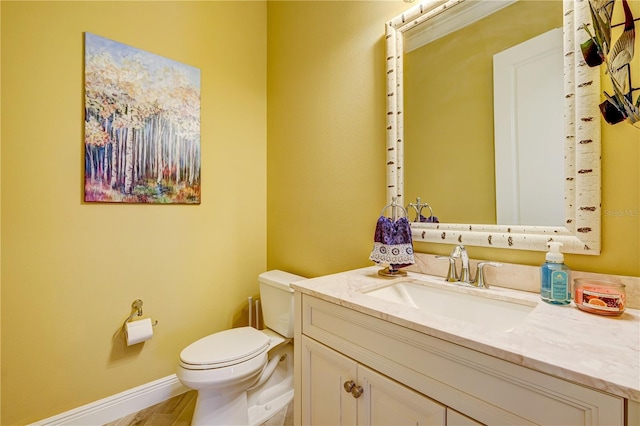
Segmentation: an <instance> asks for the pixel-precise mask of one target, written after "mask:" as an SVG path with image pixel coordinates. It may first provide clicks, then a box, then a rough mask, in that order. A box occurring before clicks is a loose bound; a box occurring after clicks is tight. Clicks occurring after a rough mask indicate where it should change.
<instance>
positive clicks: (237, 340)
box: [180, 327, 271, 369]
mask: <svg viewBox="0 0 640 426" xmlns="http://www.w3.org/2000/svg"><path fill="white" fill-rule="evenodd" d="M270 340H271V339H269V337H268V336H267V335H266V334H264V333H262V332H261V331H259V330H256V329H255V328H253V327H241V328H232V329H230V330H225V331H221V332H219V333H214V334H211V335H209V336H207V337H203V338H202V339H200V340H198V341H196V342H193V343H192V344H190V345H189V346H187V347H186V348H184V349H183V350H182V352H181V353H180V361H182V363H184V364H186V365H188V366H189V368H192V369H210V368H222V367H227V366H230V365H235V364H238V363H241V362H244V361H246V360H249V359H251V358H254V357H256V356H258V355H259V354H261V353H263V352H264V351H266V350H267V349H268V348H269V342H270Z"/></svg>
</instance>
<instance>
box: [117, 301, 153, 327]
mask: <svg viewBox="0 0 640 426" xmlns="http://www.w3.org/2000/svg"><path fill="white" fill-rule="evenodd" d="M136 315H137V316H139V317H140V316H142V300H141V299H136V300H134V301H133V303H132V304H131V314H129V317H128V318H127V319H126V320H124V322H123V323H122V331H123V332H124V331H125V329H126V327H127V323H128V322H131V321H133V317H135V316H136ZM157 324H158V320H155V321H151V325H152V326H154V327H155V326H156V325H157Z"/></svg>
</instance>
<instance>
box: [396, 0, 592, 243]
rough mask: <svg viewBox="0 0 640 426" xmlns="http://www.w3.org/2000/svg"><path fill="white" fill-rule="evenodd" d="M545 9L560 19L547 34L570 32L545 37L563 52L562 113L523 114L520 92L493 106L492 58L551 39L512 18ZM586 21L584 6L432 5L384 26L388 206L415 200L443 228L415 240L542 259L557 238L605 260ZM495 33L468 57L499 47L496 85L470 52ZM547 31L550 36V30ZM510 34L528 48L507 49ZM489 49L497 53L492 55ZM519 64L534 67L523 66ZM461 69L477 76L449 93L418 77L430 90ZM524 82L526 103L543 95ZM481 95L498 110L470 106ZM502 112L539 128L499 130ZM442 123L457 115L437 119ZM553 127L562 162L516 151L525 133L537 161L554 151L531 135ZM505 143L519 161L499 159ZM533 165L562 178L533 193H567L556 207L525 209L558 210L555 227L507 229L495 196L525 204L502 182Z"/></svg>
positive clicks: (418, 227) (471, 1)
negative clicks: (514, 26) (473, 43)
mask: <svg viewBox="0 0 640 426" xmlns="http://www.w3.org/2000/svg"><path fill="white" fill-rule="evenodd" d="M537 6H545V7H556V10H555V11H554V12H553V13H554V14H556V13H557V14H559V15H561V16H554V18H553V20H552V21H550V22H544V23H542V24H540V25H542V26H543V27H545V26H546V27H549V28H553V27H554V26H561V28H562V29H561V33H560V30H559V29H556V30H555V33H554V30H550V31H549V32H548V33H549V34H551V33H554V34H555V35H553V37H556V38H559V41H558V43H560V44H561V45H562V48H561V49H562V52H560V55H561V57H562V58H561V59H557V60H558V61H561V63H560V62H559V65H558V70H560V68H562V70H560V71H559V72H561V73H562V74H563V76H562V78H559V79H558V81H559V83H558V84H557V86H553V87H555V89H553V90H555V91H556V92H558V91H559V92H560V93H556V94H555V95H553V97H554V99H557V100H558V101H557V103H558V104H559V107H557V108H558V109H557V110H553V108H551V107H547V108H546V110H548V111H555V112H552V113H551V114H550V115H549V114H547V116H546V117H545V115H544V114H545V112H544V111H540V112H530V111H529V112H528V113H523V106H522V103H520V104H518V101H517V100H513V98H514V97H515V95H513V94H509V95H507V96H506V97H504V96H503V97H502V98H494V96H498V95H496V94H495V93H493V89H494V82H493V80H492V77H493V78H495V76H493V70H494V68H495V67H497V65H496V66H494V65H493V62H492V58H493V56H494V54H496V53H497V52H502V51H503V50H511V45H510V44H512V43H515V44H518V45H520V46H526V49H525V50H526V51H529V52H530V51H531V48H530V44H527V43H530V42H531V40H532V39H534V38H535V39H539V38H543V37H542V36H541V37H537V32H538V29H531V30H529V29H524V28H521V27H518V31H513V30H510V29H509V28H508V26H506V24H505V23H504V22H505V21H506V22H511V21H514V20H516V19H517V18H515V17H513V16H512V17H509V16H510V15H508V14H509V13H516V12H513V10H518V9H521V10H526V9H522V8H525V7H537ZM525 14H526V15H527V18H526V19H524V20H525V21H537V19H532V17H533V16H539V17H544V16H547V15H550V12H549V11H548V10H546V11H541V12H540V13H536V12H531V10H529V11H528V12H525ZM505 16H506V18H505ZM538 21H539V20H538ZM487 22H488V23H487ZM589 22H591V17H590V15H589V6H588V4H587V2H582V1H573V0H567V1H564V2H559V1H554V2H547V1H539V0H515V1H514V0H505V1H496V0H448V1H437V0H436V1H434V0H427V1H423V2H422V3H420V4H417V5H415V6H413V7H412V8H410V9H409V10H407V11H406V12H404V13H403V14H401V15H399V16H397V17H395V18H394V19H392V20H391V21H389V22H387V24H386V51H387V55H386V62H387V64H386V66H387V147H386V148H387V198H388V201H389V202H391V200H393V199H394V198H395V199H396V200H397V202H398V203H399V204H402V205H405V206H406V205H407V204H409V203H413V202H415V201H416V200H415V197H420V198H421V200H422V201H423V202H427V203H429V204H430V206H431V207H432V208H433V211H434V214H435V215H436V216H438V217H439V220H440V223H428V222H413V223H412V234H413V239H414V241H417V242H420V241H424V242H434V243H447V244H465V245H470V246H483V247H495V248H512V249H521V250H535V251H545V250H546V249H547V248H546V243H547V242H548V241H550V240H554V241H560V242H562V243H563V251H564V252H565V253H580V254H592V255H597V254H599V253H600V212H601V210H600V112H599V109H598V104H599V102H600V98H599V88H600V75H599V72H598V70H596V69H593V68H589V67H588V66H586V65H585V64H584V62H583V61H582V55H581V54H580V43H581V42H583V41H585V40H586V39H587V38H588V36H587V34H586V32H585V31H584V30H583V29H582V28H581V26H582V25H583V24H584V23H589ZM478 25H483V27H478ZM546 27H545V28H546ZM495 28H497V29H498V32H496V33H491V34H490V35H489V36H488V37H489V39H490V41H489V42H487V41H480V42H479V44H478V46H479V47H477V48H473V47H472V48H471V49H472V52H477V51H480V50H491V49H496V50H493V51H490V52H489V53H488V56H487V58H485V59H481V60H479V62H482V61H484V64H483V65H480V67H481V68H482V67H484V68H488V69H489V75H488V76H482V75H481V72H478V71H477V70H476V69H475V68H473V66H472V65H471V63H472V62H473V61H474V60H475V59H476V58H475V53H474V54H473V55H472V54H469V53H466V52H464V51H463V48H466V47H468V46H467V45H469V44H470V41H469V40H470V39H473V38H476V36H479V35H480V34H481V33H486V32H488V29H495ZM545 28H543V31H544V32H545V34H546V29H548V28H546V29H545ZM465 31H466V33H465ZM508 33H518V36H519V37H520V38H521V40H515V41H513V42H512V41H506V40H503V39H504V38H505V34H508ZM491 43H493V44H496V47H495V48H493V47H491V48H490V47H488V46H489V45H490V44H491ZM436 45H439V46H438V48H437V49H440V50H437V49H436V50H430V51H429V53H426V54H424V53H422V54H420V55H421V57H422V59H420V60H414V59H413V57H412V56H411V55H414V52H416V51H417V50H416V49H425V48H429V49H433V46H436ZM418 46H422V47H418ZM473 49H475V50H473ZM447 55H450V56H447ZM472 56H473V57H472ZM496 56H499V55H496ZM448 58H462V61H461V63H462V65H460V66H458V67H457V68H456V65H455V64H454V61H453V60H451V59H448ZM558 58H559V56H558ZM518 61H519V62H520V63H523V62H526V61H523V60H516V61H515V62H516V63H518ZM458 68H460V69H465V70H466V69H469V68H471V69H474V71H473V72H472V73H471V74H470V75H460V76H457V74H456V77H455V78H453V79H452V80H451V81H450V82H449V83H447V82H442V83H440V82H438V83H436V85H435V86H431V87H429V86H428V83H427V82H425V81H419V82H416V81H415V80H414V79H415V78H416V76H418V78H420V77H422V78H423V79H427V80H429V81H431V80H434V79H435V78H436V77H437V74H455V73H457V72H458V71H457V69H458ZM535 74H537V72H535ZM434 75H435V76H436V77H434ZM501 75H502V77H499V80H500V79H509V80H513V81H518V79H520V81H522V79H523V77H522V76H526V75H527V73H526V72H525V71H522V70H521V69H520V68H518V65H517V64H516V65H514V66H511V68H509V67H507V72H506V74H504V73H503V74H501ZM505 76H506V77H505ZM408 78H411V79H412V80H410V81H409V80H407V79H408ZM546 80H547V79H544V81H546ZM519 84H520V86H522V87H524V88H525V89H527V90H529V94H526V96H527V97H529V96H531V93H533V94H535V93H536V92H539V91H540V90H539V87H540V86H539V84H540V81H538V82H537V83H536V82H533V83H529V82H528V81H525V82H524V83H519ZM515 85H516V86H517V85H518V84H515ZM441 89H442V90H441ZM487 92H488V93H487ZM456 93H457V94H459V93H462V100H461V101H460V100H458V101H454V102H453V103H450V102H451V99H449V98H450V97H451V98H453V94H456ZM483 93H484V94H483ZM525 93H526V92H525ZM450 95H451V96H450ZM482 96H484V97H485V98H486V97H487V96H488V97H489V99H488V100H484V101H483V102H488V103H489V105H490V106H489V107H488V108H487V107H478V106H475V108H476V109H475V110H474V109H473V108H474V107H473V106H470V105H472V104H473V103H474V102H475V98H477V97H482ZM521 96H522V95H521ZM458 99H460V98H458ZM496 99H499V100H496ZM416 100H419V101H420V102H416ZM528 104H529V103H526V105H528ZM494 106H495V107H496V111H498V110H505V109H506V110H507V112H506V113H505V114H506V115H507V116H509V115H511V116H517V115H518V114H521V115H528V116H529V118H532V117H533V118H534V119H533V120H532V121H531V122H532V123H533V124H530V125H529V126H530V127H526V126H525V125H523V124H517V125H515V126H513V125H512V128H511V129H508V128H507V130H506V131H503V130H499V129H498V128H496V129H495V130H494V120H493V115H494V108H493V107H494ZM513 106H515V108H513ZM429 108H431V109H429ZM509 108H511V109H509ZM487 110H489V111H487ZM548 111H547V112H548ZM442 113H446V114H449V115H448V116H447V117H444V116H443V117H440V116H437V118H434V117H436V114H442ZM496 114H500V112H497V113H496ZM558 115H560V117H558ZM478 116H485V118H484V121H475V120H476V119H477V117H478ZM553 117H556V122H557V123H556V124H557V125H558V126H559V128H558V131H557V133H558V134H557V136H558V138H557V139H558V140H557V143H556V144H555V145H556V147H557V146H558V145H559V146H560V148H559V149H556V152H555V154H544V155H543V156H542V157H541V158H540V159H538V160H531V158H532V157H531V155H529V154H527V153H526V150H525V148H524V147H521V146H519V144H522V143H524V142H521V141H519V139H522V136H521V135H520V136H519V135H518V131H520V132H521V133H522V134H525V136H527V137H528V138H529V139H531V140H532V142H533V143H534V144H535V148H534V150H537V151H540V146H542V145H543V142H548V140H549V137H548V136H547V135H538V134H533V130H531V131H523V130H522V129H528V128H530V129H535V128H536V127H539V128H541V129H547V128H550V127H551V119H552V118H553ZM430 119H431V120H435V121H432V123H434V124H425V123H429V120H430ZM405 120H406V121H405ZM440 122H449V123H453V126H452V127H451V128H449V129H448V130H447V129H446V127H444V128H443V129H444V130H443V129H438V127H439V126H438V123H440ZM416 123H418V124H416ZM518 129H520V130H518ZM438 131H439V133H438ZM501 133H502V135H501ZM505 133H506V136H505ZM494 136H495V137H494ZM500 137H501V138H502V142H500V143H501V144H502V145H503V146H504V145H505V142H504V139H505V138H506V139H507V140H508V141H509V142H508V143H507V147H508V148H507V151H511V152H514V153H515V154H514V156H513V157H512V158H511V159H508V158H507V159H505V157H501V156H499V155H498V156H496V155H495V152H497V151H496V150H495V149H494V145H495V144H498V141H497V139H500ZM552 145H553V144H552ZM446 151H449V152H450V153H451V152H452V153H454V154H455V155H454V156H452V157H449V156H447V155H445V152H446ZM498 151H499V150H498ZM518 152H519V154H518ZM518 155H520V157H518ZM482 159H484V160H482ZM485 160H486V161H485ZM481 161H482V162H481ZM518 162H520V163H518ZM553 164H555V165H556V166H553ZM527 167H528V168H530V169H532V170H538V171H540V170H542V171H547V172H550V170H551V167H557V168H558V169H559V178H558V180H559V181H558V183H557V184H556V185H553V184H545V185H543V184H537V182H539V178H534V184H533V187H534V189H537V190H539V191H542V192H544V191H545V190H546V189H547V188H550V187H551V186H554V187H556V188H560V190H559V194H557V195H556V198H555V201H549V200H551V199H552V197H551V196H549V197H548V198H545V199H543V201H542V202H538V203H536V205H534V206H533V207H532V208H527V209H526V213H532V212H535V211H538V210H539V211H541V212H542V211H545V212H546V211H548V210H550V208H548V207H554V208H556V210H559V211H560V216H559V217H558V216H556V217H557V220H556V221H554V220H551V219H549V220H547V219H540V221H538V219H537V218H535V217H532V216H531V215H529V216H527V215H524V216H523V217H525V219H524V221H517V220H515V219H512V218H508V217H507V219H503V220H501V221H499V220H498V219H497V216H498V214H497V210H498V208H497V207H496V204H497V198H500V197H501V196H498V197H497V196H496V193H497V192H496V187H500V186H501V185H502V186H507V187H511V188H516V189H515V191H512V192H514V193H515V194H516V197H515V198H518V194H520V193H521V191H520V187H521V186H522V185H524V184H522V183H521V182H519V180H520V179H519V178H506V179H505V178H503V177H501V175H503V174H504V171H505V170H509V169H512V168H515V169H518V168H521V169H523V170H524V169H526V168H527ZM425 169H428V170H426V172H427V173H426V174H424V175H420V174H418V173H417V170H420V173H422V172H423V170H425ZM494 170H495V171H497V172H495V173H494ZM429 172H430V173H431V175H430V174H429ZM416 176H417V177H416ZM407 177H408V178H407ZM405 179H407V180H406V181H405ZM519 185H520V186H519ZM407 189H408V190H409V191H410V192H411V193H409V192H407ZM465 191H466V192H465ZM549 192H551V191H549ZM430 198H434V200H435V201H436V202H434V201H433V200H431V199H430ZM516 201H517V200H516ZM512 202H513V201H512ZM483 203H484V204H483ZM545 204H546V205H545ZM558 204H559V205H558ZM523 205H524V204H523ZM439 212H444V213H445V214H444V215H442V214H441V213H439ZM503 217H505V216H504V215H503ZM545 220H547V222H545Z"/></svg>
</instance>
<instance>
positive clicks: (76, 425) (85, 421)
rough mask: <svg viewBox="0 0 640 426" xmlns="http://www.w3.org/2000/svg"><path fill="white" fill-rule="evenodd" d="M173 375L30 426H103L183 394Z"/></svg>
mask: <svg viewBox="0 0 640 426" xmlns="http://www.w3.org/2000/svg"><path fill="white" fill-rule="evenodd" d="M188 390H189V389H187V388H186V387H184V386H183V385H182V383H180V381H179V380H178V378H177V377H176V375H175V374H172V375H171V376H167V377H163V378H162V379H158V380H155V381H153V382H149V383H145V384H144V385H141V386H138V387H135V388H133V389H129V390H126V391H124V392H121V393H118V394H116V395H112V396H109V397H107V398H104V399H100V400H98V401H95V402H92V403H90V404H87V405H83V406H82V407H78V408H74V409H73V410H69V411H67V412H65V413H61V414H58V415H56V416H53V417H49V418H47V419H44V420H40V421H38V422H36V423H32V426H45V425H46V426H49V425H69V426H87V425H103V424H105V423H109V422H112V421H114V420H117V419H119V418H121V417H125V416H127V415H129V414H131V413H135V412H137V411H140V410H143V409H145V408H147V407H150V406H152V405H155V404H158V403H160V402H162V401H166V400H167V399H170V398H173V397H174V396H177V395H180V394H182V393H185V392H187V391H188Z"/></svg>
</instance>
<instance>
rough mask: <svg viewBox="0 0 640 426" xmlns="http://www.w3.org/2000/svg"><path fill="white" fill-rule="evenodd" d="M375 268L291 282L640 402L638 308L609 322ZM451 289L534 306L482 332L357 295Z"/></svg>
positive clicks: (494, 290) (499, 291)
mask: <svg viewBox="0 0 640 426" xmlns="http://www.w3.org/2000/svg"><path fill="white" fill-rule="evenodd" d="M380 269H381V268H380V267H379V266H372V267H368V268H363V269H356V270H353V271H347V272H342V273H338V274H333V275H327V276H323V277H318V278H313V279H309V280H304V281H299V282H296V283H293V284H292V287H293V288H294V289H295V290H297V291H300V292H301V293H304V294H309V295H311V296H315V297H317V298H319V299H323V300H326V301H328V302H332V303H335V304H338V305H341V306H344V307H347V308H350V309H353V310H355V311H358V312H362V313H364V314H367V315H371V316H373V317H376V318H380V319H383V320H385V321H389V322H391V323H394V324H398V325H401V326H403V327H406V328H409V329H412V330H415V331H418V332H421V333H424V334H427V335H429V336H433V337H437V338H440V339H442V340H446V341H448V342H451V343H455V344H458V345H460V346H464V347H467V348H470V349H474V350H477V351H479V352H482V353H485V354H487V355H492V356H495V357H497V358H501V359H504V360H506V361H510V362H512V363H514V364H518V365H521V366H524V367H528V368H531V369H534V370H537V371H540V372H543V373H547V374H550V375H552V376H556V377H559V378H563V379H566V380H570V381H572V382H575V383H579V384H582V385H585V386H589V387H592V388H595V389H600V390H603V391H605V392H609V393H612V394H614V395H619V396H622V397H624V398H629V399H632V400H635V401H640V311H639V310H636V309H627V310H625V312H624V313H623V314H622V315H620V316H617V317H605V316H600V315H594V314H590V313H587V312H584V311H581V310H579V309H577V308H576V307H575V306H573V304H572V305H567V306H556V305H550V304H547V303H544V302H542V301H540V299H539V296H538V294H535V293H528V292H523V291H517V290H511V289H506V288H499V287H491V288H490V289H475V288H466V287H462V286H459V285H457V284H452V283H446V282H445V281H444V279H443V278H439V277H433V276H429V275H423V274H418V273H414V272H409V273H408V277H404V278H388V277H382V276H380V275H378V270H380ZM408 278H409V279H413V280H417V281H423V282H426V283H428V284H429V285H432V286H433V285H437V286H451V287H455V288H454V290H455V291H461V292H486V293H485V294H486V295H487V296H489V297H492V298H497V299H505V298H518V299H521V300H526V301H529V302H530V303H535V304H536V306H535V308H534V309H533V311H532V312H531V313H530V314H528V315H527V317H526V319H525V320H524V321H523V322H521V323H519V324H518V325H517V326H515V327H514V328H513V330H510V331H498V330H490V329H488V328H486V327H482V326H479V325H475V324H470V323H468V322H464V321H461V320H456V319H452V318H448V317H445V316H442V315H438V314H432V313H429V312H427V311H426V310H421V309H417V308H413V307H410V306H407V305H404V304H400V303H394V302H389V301H386V300H383V299H380V298H378V297H374V296H371V295H367V294H363V293H362V292H363V291H368V290H371V289H372V288H375V287H382V286H386V285H388V284H391V283H394V282H396V281H404V280H407V279H408Z"/></svg>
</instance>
